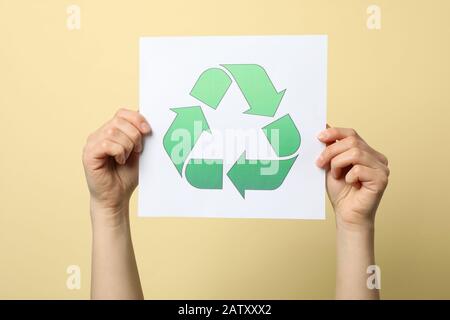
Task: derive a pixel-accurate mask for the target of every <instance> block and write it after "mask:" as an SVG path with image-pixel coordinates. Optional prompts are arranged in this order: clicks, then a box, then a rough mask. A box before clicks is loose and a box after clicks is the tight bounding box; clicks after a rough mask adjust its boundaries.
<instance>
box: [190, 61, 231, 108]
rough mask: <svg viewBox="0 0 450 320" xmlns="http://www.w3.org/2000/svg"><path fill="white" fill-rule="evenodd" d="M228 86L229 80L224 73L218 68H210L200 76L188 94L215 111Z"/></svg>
mask: <svg viewBox="0 0 450 320" xmlns="http://www.w3.org/2000/svg"><path fill="white" fill-rule="evenodd" d="M230 85H231V79H230V77H229V76H228V74H226V72H225V71H223V70H222V69H219V68H210V69H207V70H206V71H204V72H203V73H202V74H201V75H200V77H199V78H198V80H197V82H196V83H195V85H194V88H192V90H191V93H190V94H191V96H193V97H194V98H197V99H198V100H200V101H201V102H203V103H205V104H207V105H208V106H210V107H211V108H213V109H216V108H217V107H218V106H219V103H220V101H222V98H223V97H224V96H225V93H226V92H227V90H228V88H229V87H230Z"/></svg>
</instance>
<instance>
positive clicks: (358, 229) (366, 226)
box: [336, 214, 375, 234]
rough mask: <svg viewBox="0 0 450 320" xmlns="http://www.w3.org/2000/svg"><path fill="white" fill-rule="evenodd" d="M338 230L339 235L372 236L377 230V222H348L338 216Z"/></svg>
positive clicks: (367, 220) (365, 220)
mask: <svg viewBox="0 0 450 320" xmlns="http://www.w3.org/2000/svg"><path fill="white" fill-rule="evenodd" d="M336 230H337V232H339V233H359V234H371V233H374V230H375V221H374V220H373V219H362V220H359V221H348V220H345V219H343V218H342V217H341V216H340V215H338V214H336Z"/></svg>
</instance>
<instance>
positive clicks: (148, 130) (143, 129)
mask: <svg viewBox="0 0 450 320" xmlns="http://www.w3.org/2000/svg"><path fill="white" fill-rule="evenodd" d="M141 129H142V131H144V132H145V133H148V132H150V126H149V125H148V124H147V123H145V122H142V123H141Z"/></svg>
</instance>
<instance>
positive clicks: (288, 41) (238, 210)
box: [138, 35, 327, 219]
mask: <svg viewBox="0 0 450 320" xmlns="http://www.w3.org/2000/svg"><path fill="white" fill-rule="evenodd" d="M326 83H327V37H326V36H322V35H312V36H230V37H207V36H204V37H145V38H141V40H140V112H141V113H142V114H143V115H144V116H145V117H146V118H147V119H148V121H149V122H150V124H151V126H152V129H153V133H152V135H151V136H149V137H147V138H146V139H145V143H144V151H143V153H142V155H141V158H140V163H139V165H140V166H139V209H138V211H139V216H152V217H169V216H171V217H223V218H270V219H324V218H325V199H324V197H325V185H324V182H325V177H324V172H323V170H321V169H319V168H317V167H316V165H315V160H316V159H317V157H318V156H319V154H320V152H321V151H322V150H323V148H324V146H323V144H322V143H320V142H319V141H318V140H317V138H316V137H317V134H318V133H319V132H320V131H321V130H323V129H324V128H325V125H326V92H327V89H326Z"/></svg>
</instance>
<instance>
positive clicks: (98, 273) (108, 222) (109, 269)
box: [91, 205, 143, 299]
mask: <svg viewBox="0 0 450 320" xmlns="http://www.w3.org/2000/svg"><path fill="white" fill-rule="evenodd" d="M91 217H92V231H93V242H92V274H91V277H92V278H91V298H92V299H143V294H142V288H141V284H140V279H139V273H138V269H137V265H136V259H135V256H134V250H133V243H132V240H131V232H130V223H129V218H128V206H125V207H124V208H123V209H122V210H120V211H118V212H114V213H113V214H111V212H103V209H96V208H95V206H92V205H91Z"/></svg>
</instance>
